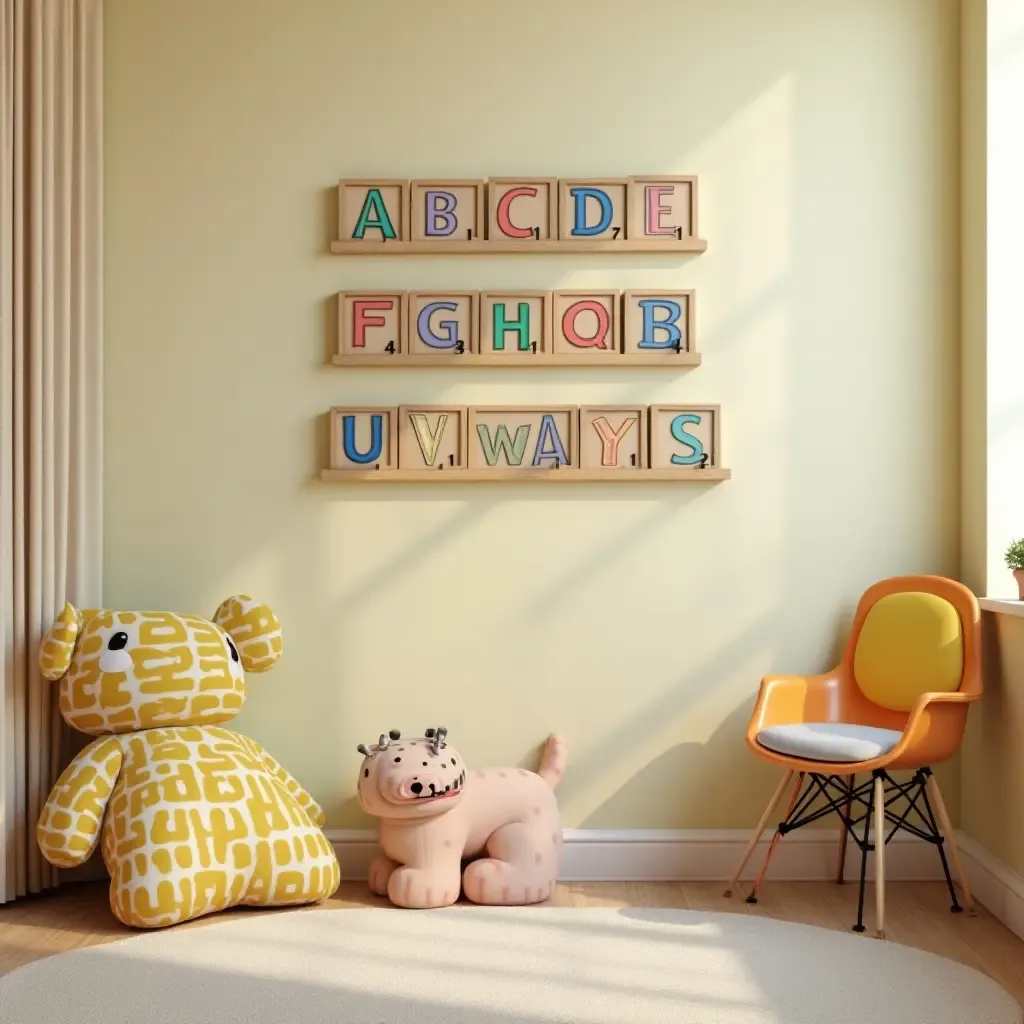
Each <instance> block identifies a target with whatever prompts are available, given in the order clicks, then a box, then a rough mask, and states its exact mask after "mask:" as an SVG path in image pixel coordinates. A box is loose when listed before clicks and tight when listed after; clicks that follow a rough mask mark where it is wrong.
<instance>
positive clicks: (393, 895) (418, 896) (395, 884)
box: [388, 867, 459, 910]
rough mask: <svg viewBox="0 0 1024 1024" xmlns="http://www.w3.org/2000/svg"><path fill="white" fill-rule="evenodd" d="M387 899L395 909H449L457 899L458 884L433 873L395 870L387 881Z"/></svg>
mask: <svg viewBox="0 0 1024 1024" xmlns="http://www.w3.org/2000/svg"><path fill="white" fill-rule="evenodd" d="M388 898H389V899H390V900H391V902H392V903H394V904H395V906H396V907H407V908H409V909H412V910H428V909H431V908H434V907H449V906H451V905H452V904H453V903H454V902H455V901H456V900H457V899H458V898H459V883H458V879H457V878H455V879H452V878H448V877H447V876H443V875H440V874H437V873H435V872H433V871H423V870H420V869H419V868H409V867H402V868H397V869H396V870H395V871H394V872H393V873H392V875H391V878H390V880H389V881H388Z"/></svg>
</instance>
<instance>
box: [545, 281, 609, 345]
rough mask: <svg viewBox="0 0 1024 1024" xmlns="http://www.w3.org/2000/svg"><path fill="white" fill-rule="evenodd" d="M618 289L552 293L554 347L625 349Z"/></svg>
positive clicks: (552, 336)
mask: <svg viewBox="0 0 1024 1024" xmlns="http://www.w3.org/2000/svg"><path fill="white" fill-rule="evenodd" d="M620 304H621V297H620V295H619V293H618V292H616V291H609V292H602V291H556V292H553V293H552V295H551V342H552V351H554V352H570V353H594V354H605V355H607V356H608V357H609V358H610V359H614V358H615V357H616V356H617V355H619V353H620V352H621V351H622V330H621V318H620V316H619V306H620Z"/></svg>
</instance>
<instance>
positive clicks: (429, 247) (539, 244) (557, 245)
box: [331, 238, 708, 256]
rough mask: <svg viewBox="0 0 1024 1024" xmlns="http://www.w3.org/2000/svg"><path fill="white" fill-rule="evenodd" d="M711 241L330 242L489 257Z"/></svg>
mask: <svg viewBox="0 0 1024 1024" xmlns="http://www.w3.org/2000/svg"><path fill="white" fill-rule="evenodd" d="M707 247H708V243H707V241H706V240H705V239H703V238H683V239H656V240H651V239H649V238H623V239H621V240H620V239H616V240H615V241H593V242H590V241H583V240H576V239H566V240H561V241H560V240H558V239H555V238H542V239H539V240H534V239H527V240H526V241H522V242H521V241H518V240H516V239H513V238H495V239H479V238H474V239H473V240H472V241H469V240H466V241H461V242H435V241H412V242H403V241H399V240H397V239H396V240H395V241H393V242H331V252H332V253H333V254H334V255H335V256H489V255H494V254H499V255H511V254H523V253H530V254H533V255H537V254H538V253H547V254H548V255H553V254H558V253H599V254H601V255H604V256H608V255H611V254H613V253H624V252H644V253H660V254H661V255H664V256H671V255H676V256H678V255H679V254H680V253H688V252H704V251H705V250H706V249H707Z"/></svg>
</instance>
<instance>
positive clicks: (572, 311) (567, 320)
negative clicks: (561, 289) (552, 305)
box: [562, 299, 611, 348]
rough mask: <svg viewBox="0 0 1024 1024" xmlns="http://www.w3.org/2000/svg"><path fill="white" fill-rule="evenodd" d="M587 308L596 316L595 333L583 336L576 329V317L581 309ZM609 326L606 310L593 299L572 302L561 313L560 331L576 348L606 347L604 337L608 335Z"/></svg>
mask: <svg viewBox="0 0 1024 1024" xmlns="http://www.w3.org/2000/svg"><path fill="white" fill-rule="evenodd" d="M585 309H589V310H590V311H591V312H593V313H594V314H595V315H596V316H597V333H596V334H595V335H594V336H593V337H592V338H583V337H580V335H579V334H578V333H577V331H576V317H577V316H579V314H580V313H582V312H583V310H585ZM610 326H611V324H610V322H609V319H608V310H607V309H605V308H604V306H602V305H601V303H600V302H594V301H593V299H584V300H583V301H582V302H574V303H573V304H572V305H571V306H570V307H569V308H568V309H567V310H566V311H565V313H563V314H562V333H563V334H564V335H565V340H566V341H568V342H569V344H570V345H575V347H576V348H607V347H608V346H607V345H606V344H605V343H604V339H605V338H607V337H608V328H609V327H610Z"/></svg>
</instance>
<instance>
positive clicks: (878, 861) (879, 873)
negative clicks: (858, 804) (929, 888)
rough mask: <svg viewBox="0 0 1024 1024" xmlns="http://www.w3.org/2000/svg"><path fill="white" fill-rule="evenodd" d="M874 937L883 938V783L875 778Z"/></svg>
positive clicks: (879, 777) (880, 777) (878, 776)
mask: <svg viewBox="0 0 1024 1024" xmlns="http://www.w3.org/2000/svg"><path fill="white" fill-rule="evenodd" d="M874 811H875V822H874V824H875V936H876V937H877V938H879V939H884V938H885V783H884V782H883V781H882V776H881V775H876V776H875V807H874Z"/></svg>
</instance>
